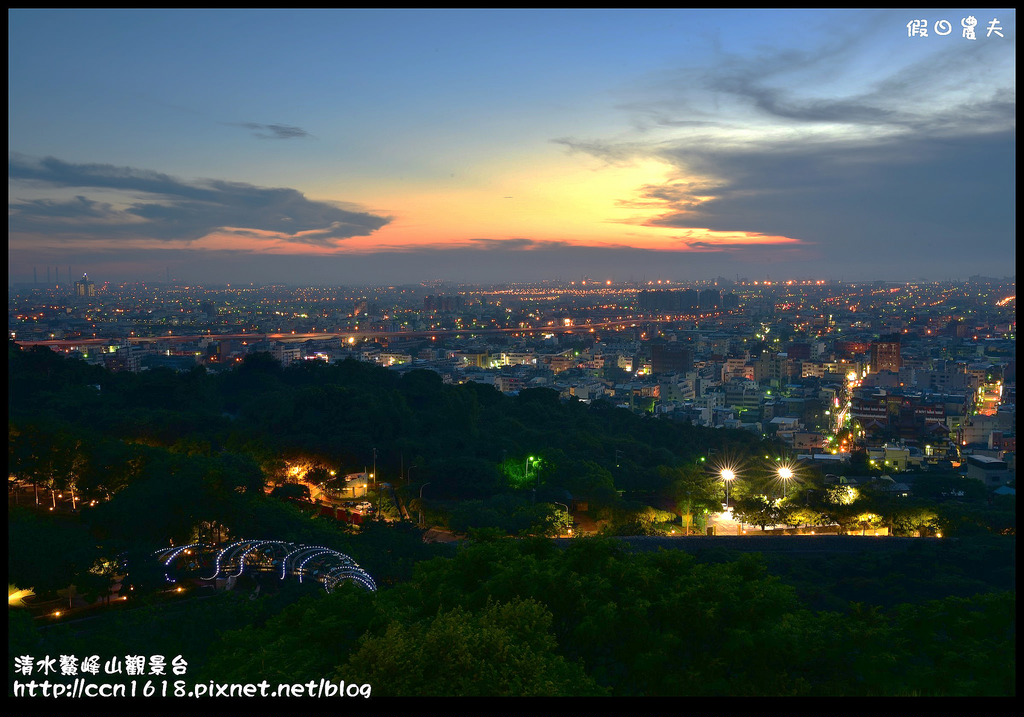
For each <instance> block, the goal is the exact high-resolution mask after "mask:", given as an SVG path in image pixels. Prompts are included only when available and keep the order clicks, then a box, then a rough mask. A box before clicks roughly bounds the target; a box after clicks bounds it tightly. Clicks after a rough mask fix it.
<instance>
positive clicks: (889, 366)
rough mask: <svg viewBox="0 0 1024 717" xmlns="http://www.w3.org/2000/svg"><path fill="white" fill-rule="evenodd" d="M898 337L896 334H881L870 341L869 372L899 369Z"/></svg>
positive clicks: (895, 370)
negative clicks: (878, 337)
mask: <svg viewBox="0 0 1024 717" xmlns="http://www.w3.org/2000/svg"><path fill="white" fill-rule="evenodd" d="M900 366H901V363H900V338H899V336H898V335H895V334H893V335H891V336H883V337H881V338H880V339H879V340H878V341H872V342H871V372H872V373H878V372H879V371H892V372H893V373H898V372H899V370H900Z"/></svg>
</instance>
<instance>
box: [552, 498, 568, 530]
mask: <svg viewBox="0 0 1024 717" xmlns="http://www.w3.org/2000/svg"><path fill="white" fill-rule="evenodd" d="M552 502H553V503H554V504H555V505H560V506H562V507H563V508H565V529H566V532H567V533H568V532H571V531H572V528H571V527H569V526H570V525H571V522H570V520H569V506H567V505H566V504H565V503H559V502H558V501H557V500H555V501H552Z"/></svg>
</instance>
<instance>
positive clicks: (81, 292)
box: [75, 274, 96, 297]
mask: <svg viewBox="0 0 1024 717" xmlns="http://www.w3.org/2000/svg"><path fill="white" fill-rule="evenodd" d="M75 296H76V297H80V296H85V297H88V296H96V284H94V283H93V282H91V281H89V275H88V274H82V278H81V279H80V280H79V281H76V282H75Z"/></svg>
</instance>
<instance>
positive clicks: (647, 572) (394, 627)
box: [9, 345, 1015, 696]
mask: <svg viewBox="0 0 1024 717" xmlns="http://www.w3.org/2000/svg"><path fill="white" fill-rule="evenodd" d="M9 387H10V394H9V463H10V466H11V474H12V475H13V476H16V477H17V478H19V479H21V480H22V481H27V482H28V483H30V484H31V487H32V489H33V490H32V491H31V492H18V491H15V493H14V494H13V495H14V497H15V500H16V501H17V500H21V501H22V502H23V504H22V505H13V506H12V507H11V509H10V510H9V540H10V546H11V547H10V558H11V559H10V566H9V582H10V583H12V584H14V585H17V586H20V587H32V588H34V589H35V591H36V593H37V594H38V595H40V596H43V597H55V596H59V595H67V594H69V593H68V591H69V590H70V588H68V585H69V584H73V585H74V586H75V590H77V591H78V593H79V594H87V595H101V594H103V592H104V590H105V588H106V585H108V584H109V581H110V579H111V577H112V575H113V573H114V572H115V568H116V566H117V565H118V564H119V562H118V561H120V560H123V559H124V557H125V556H129V558H130V559H131V560H134V561H136V562H135V563H134V564H136V565H145V564H146V563H145V556H147V555H150V554H151V553H152V551H153V550H154V549H155V548H157V547H162V546H165V545H167V544H168V541H173V542H174V544H182V543H184V542H186V541H193V540H205V541H220V540H226V539H228V538H230V537H237V536H266V537H274V538H280V539H285V540H290V541H294V542H304V543H313V544H324V545H330V546H332V547H334V548H335V549H338V550H343V551H344V552H346V553H348V554H350V555H352V556H353V557H354V558H355V559H356V560H357V561H358V562H359V563H360V565H361V566H362V567H363V568H365V569H366V570H367V571H368V572H370V574H372V575H373V576H374V578H375V580H376V581H377V583H378V585H379V586H381V588H382V589H381V590H380V592H378V593H376V594H368V593H364V592H362V591H359V590H357V589H355V588H351V587H350V586H345V587H343V589H340V590H338V591H337V592H336V593H335V594H333V595H325V594H323V591H322V590H315V589H314V590H309V586H295V585H291V584H288V585H282V586H280V587H279V588H276V589H275V590H273V591H268V592H269V593H270V594H269V595H264V596H263V597H261V598H260V599H258V600H248V599H246V598H245V596H243V595H239V594H237V593H227V594H217V595H211V596H209V597H207V598H204V599H202V600H199V599H186V600H183V601H178V602H174V603H173V604H171V603H168V602H166V597H161V598H152V604H148V605H147V606H145V607H141V608H135V609H123V610H121V611H107V612H104V613H103V614H102V615H100V616H98V617H97V618H95V620H94V621H93V622H91V623H90V624H89V627H88V628H83V627H80V626H77V627H70V626H69V627H68V628H64V627H63V626H59V625H58V626H53V627H49V628H47V629H46V630H41V629H36V628H33V627H32V625H31V624H29V623H28V622H26V620H25V619H24V615H25V613H24V611H17V610H13V611H11V623H10V625H11V641H10V643H9V649H10V650H11V651H12V652H11V654H18V651H19V650H21V651H22V652H21V654H33V653H45V652H50V653H53V654H57V653H60V652H61V651H65V653H66V654H72V653H75V654H79V653H84V652H90V653H92V652H99V651H111V652H112V653H114V654H117V653H120V654H123V653H124V649H125V646H138V649H141V648H142V646H145V649H147V650H151V651H152V652H154V653H163V654H187V655H188V656H189V657H190V659H191V660H192V662H193V664H194V667H195V669H196V673H195V674H196V675H197V676H198V677H201V678H203V679H216V680H218V681H221V682H229V681H240V682H252V681H254V680H256V679H260V678H265V679H268V680H270V681H272V682H275V681H281V682H297V681H301V680H308V679H320V678H321V677H328V676H333V677H335V678H338V679H345V680H349V681H360V680H362V681H369V682H371V683H372V684H373V685H374V690H375V694H378V695H386V694H393V695H429V694H439V695H442V694H459V695H539V696H543V695H619V696H633V695H901V694H920V695H939V694H962V695H989V694H1003V695H1007V694H1013V692H1014V679H1013V676H1014V659H1015V658H1014V653H1013V635H1014V627H1015V622H1014V617H1013V615H1014V595H1013V592H1012V590H1013V567H1012V565H1013V547H1012V546H1013V541H1014V537H1013V535H1012V533H1013V532H1014V530H1015V517H1014V515H1015V513H1014V510H1013V506H1012V502H1011V503H1007V504H1002V503H1000V502H999V501H993V502H992V504H989V501H988V496H987V495H985V494H983V493H978V491H977V490H976V486H975V485H973V484H970V485H968V484H965V483H964V482H963V481H962V479H960V478H958V477H956V476H941V475H936V476H934V477H932V479H931V480H930V481H925V482H924V483H922V487H923V490H922V491H921V494H920V495H919V496H916V497H915V498H914V499H910V500H896V499H894V498H893V497H892V496H891V494H886V493H883V492H879V491H877V490H873V489H871V488H870V487H866V486H865V487H862V488H861V489H860V490H859V491H857V492H856V494H854V492H850V491H849V490H847V489H845V488H841V487H837V486H832V487H827V486H825V485H823V484H822V482H821V479H820V476H815V475H813V474H808V475H805V476H802V478H801V481H800V482H799V483H798V484H797V485H796V486H795V488H794V490H793V491H792V493H791V494H788V495H786V496H785V497H784V498H783V497H781V495H782V491H779V490H778V487H777V486H773V485H771V484H770V483H769V482H768V481H767V479H765V478H764V472H763V471H762V472H761V475H760V477H758V473H757V471H756V470H750V469H749V466H751V465H753V464H754V463H755V462H756V461H757V460H759V459H760V457H761V456H766V457H767V456H776V455H778V452H779V450H780V448H779V447H778V446H776V445H773V444H771V443H769V442H764V441H761V440H760V439H758V438H757V437H755V436H753V435H751V434H749V433H746V432H740V431H728V430H712V429H703V428H697V427H692V426H689V425H683V424H679V423H675V422H671V421H665V420H659V419H654V418H650V417H640V416H637V415H634V414H632V413H630V412H628V411H625V410H621V409H616V408H615V407H613V406H611V405H610V404H607V403H603V402H600V401H599V402H595V403H593V404H591V405H585V404H583V403H581V402H577V401H575V400H572V401H562V400H560V399H559V397H558V395H557V393H555V392H554V391H551V390H548V389H530V390H525V391H522V392H521V393H520V394H519V395H518V396H515V397H511V396H505V395H503V394H501V393H499V392H497V391H496V390H494V389H493V388H491V387H487V386H482V385H478V384H466V385H461V386H452V385H445V384H443V383H442V381H441V379H440V377H438V376H437V375H436V374H434V373H431V372H427V371H412V372H409V373H407V374H405V375H402V376H399V375H397V374H395V373H392V372H389V371H387V370H385V369H381V368H378V367H374V366H370V365H367V364H362V363H357V362H354V361H345V362H342V363H339V364H335V365H333V366H328V365H326V364H323V363H321V362H317V361H313V362H303V363H301V364H298V365H295V366H292V367H288V368H282V367H281V366H280V365H279V364H277V363H276V362H274V361H272V360H270V359H269V357H267V356H264V355H255V356H250V357H249V358H248V359H247V360H246V361H245V362H244V363H243V364H242V365H241V366H239V367H238V368H237V369H234V370H230V371H227V372H224V373H221V374H210V373H207V372H206V371H205V370H203V369H196V370H194V371H191V372H188V373H183V374H175V373H173V372H171V371H165V370H153V371H147V372H143V373H140V374H130V373H119V374H112V373H109V372H106V371H104V370H102V369H97V368H95V367H91V366H87V365H86V364H84V363H83V362H81V361H73V360H67V359H64V358H61V357H59V356H57V355H55V354H53V353H52V352H50V351H48V350H46V349H32V350H28V351H22V350H20V349H18V348H17V347H14V346H13V345H12V346H11V348H10V350H9ZM375 449H376V452H375ZM712 455H717V456H720V457H721V456H729V458H730V460H734V459H735V460H736V461H737V465H739V464H743V463H744V462H746V465H747V466H748V470H747V472H746V478H745V480H744V481H742V482H741V481H736V483H737V485H736V486H734V493H733V496H732V498H733V504H734V505H735V507H736V512H737V514H738V515H742V516H744V517H745V519H746V520H747V522H748V523H751V524H757V523H763V524H765V525H771V524H775V523H780V522H781V523H789V524H802V523H807V524H811V525H816V524H824V523H834V524H838V525H840V526H842V527H843V528H844V529H846V530H850V531H852V530H856V529H860V528H864V527H865V526H887V527H889V528H891V529H892V530H893V531H894V532H897V533H900V532H902V533H904V534H913V533H916V532H923V533H929V532H936V531H940V530H941V531H943V532H945V533H946V534H947V536H948V535H961V536H964V537H963V541H964V542H962V543H958V542H955V541H948V540H946V541H944V542H943V544H942V545H941V547H939V546H938V545H937V544H938V541H921V547H920V548H915V550H912V551H908V552H907V553H906V554H903V555H888V554H887V555H879V554H871V555H869V556H857V557H853V556H828V557H813V556H811V557H808V556H803V557H799V558H797V557H789V558H786V557H782V556H769V557H768V558H765V559H762V558H758V557H756V556H750V555H746V556H739V555H733V554H725V553H723V552H719V553H716V554H713V555H709V556H705V557H704V558H703V559H702V560H697V559H695V558H694V557H693V556H690V555H688V554H686V553H684V552H681V551H663V552H652V553H630V552H628V551H627V549H626V548H625V547H623V545H622V544H621V543H619V542H617V541H616V540H614V539H612V538H601V539H583V540H579V541H574V542H573V544H572V545H571V546H569V547H568V548H566V549H559V548H557V547H556V546H555V544H554V543H553V542H552V541H550V540H547V539H545V538H543V537H540V536H550V535H554V534H559V533H561V532H562V531H563V530H564V529H565V528H566V527H567V526H566V525H565V520H566V517H567V516H566V513H567V511H566V510H564V509H563V508H562V507H557V508H556V507H555V506H556V505H558V504H560V503H567V502H569V501H571V500H573V499H584V500H587V501H589V502H590V503H591V508H592V512H593V513H595V514H600V515H603V516H604V518H605V522H606V528H605V532H607V533H611V534H618V535H644V534H655V533H658V532H659V531H660V530H661V529H662V528H661V526H663V525H664V524H665V523H666V522H667V521H669V520H672V519H675V520H677V521H678V517H679V515H689V516H692V517H693V519H694V524H695V525H698V526H699V525H700V521H699V518H700V516H702V515H705V514H706V513H707V512H708V511H712V510H718V509H720V504H721V500H722V493H721V490H722V486H721V483H720V481H718V480H717V478H716V476H715V474H714V472H713V471H711V470H709V466H710V462H708V463H707V464H705V463H704V461H702V459H705V460H707V459H708V458H709V457H710V456H712ZM375 458H376V465H377V472H378V473H379V474H380V475H381V476H383V477H388V476H391V477H392V478H390V479H389V480H391V482H392V483H393V484H395V486H396V487H397V489H398V495H399V496H400V497H402V498H404V501H405V504H406V505H407V506H408V508H409V509H410V511H411V512H412V513H413V515H415V514H416V513H417V512H418V511H422V512H423V513H424V514H425V515H426V516H427V517H428V519H429V520H430V521H431V522H432V523H434V522H435V521H436V522H443V523H446V524H447V525H448V526H449V527H450V528H452V529H454V530H456V531H458V532H468V533H469V534H470V535H472V536H474V540H473V541H471V544H470V545H468V546H465V547H463V548H460V549H459V550H458V551H457V552H455V551H454V550H453V549H451V548H449V547H447V546H438V545H429V544H425V543H424V542H423V541H422V535H421V532H420V531H419V530H418V529H417V528H416V527H415V526H414V525H413V524H412V523H411V522H410V521H396V522H394V523H385V522H370V523H368V524H366V525H364V526H363V527H362V528H361V529H360V530H359V531H358V533H355V532H353V531H351V530H350V529H347V528H346V527H345V526H344V524H342V523H338V522H336V521H334V520H332V519H326V518H321V517H317V516H315V514H313V513H310V512H304V511H303V510H300V508H299V507H298V504H297V503H296V502H294V501H293V500H290V499H288V498H289V496H288V495H287V494H288V492H289V491H298V492H299V493H302V491H301V489H297V488H296V487H295V486H294V485H293V486H292V487H287V484H285V483H284V475H285V472H286V465H287V462H288V461H293V460H299V459H301V460H305V461H307V462H310V463H311V464H313V465H314V467H313V468H312V469H311V470H312V471H314V472H315V475H318V476H319V477H320V478H322V479H324V480H325V481H326V480H328V479H329V477H330V475H331V474H330V472H329V471H328V470H327V469H326V466H332V467H336V468H337V469H338V471H339V472H340V471H349V470H351V471H356V470H361V469H363V468H364V467H365V466H368V465H372V464H373V461H374V459H375ZM410 467H413V474H412V479H411V480H408V477H409V468H410ZM403 469H404V470H403ZM394 476H398V478H397V479H396V478H393V477H394ZM403 479H406V480H408V483H404V482H403ZM270 485H277V486H278V489H277V493H276V495H273V494H271V495H268V493H267V488H268V487H269V486H270ZM428 486H429V487H428ZM425 487H426V488H427V494H426V497H425V498H424V499H422V500H421V499H420V497H419V495H420V493H421V492H422V489H423V488H425ZM787 488H788V486H787ZM61 492H70V493H71V494H72V495H74V496H76V500H77V501H80V503H76V512H74V513H68V512H63V511H60V510H54V511H49V510H48V509H47V508H48V506H53V507H56V500H57V498H56V496H57V495H59V494H61ZM786 493H789V491H786ZM37 495H38V496H39V498H38V500H39V503H38V504H37V502H36V501H37V497H36V496H37ZM301 497H303V496H302V495H296V496H291V498H301ZM381 497H382V498H387V497H388V494H387V493H382V496H381ZM556 501H557V503H556ZM93 502H95V505H93V504H92V503H93ZM384 507H385V506H384V505H383V502H382V503H381V509H382V512H383V509H384ZM388 513H389V515H393V516H395V517H397V515H398V511H397V510H395V509H394V506H391V509H390V510H389V511H388ZM487 529H490V530H487ZM976 533H980V534H983V535H981V536H980V537H974V534H976ZM993 533H1004V535H992V534H993ZM510 534H511V535H522V536H537V537H532V538H523V539H520V540H510V539H507V538H505V537H503V536H506V535H510ZM136 558H138V560H136ZM979 565H981V566H983V569H980V570H979V569H978V566H979ZM150 567H153V566H150ZM159 572H160V571H158V570H149V571H147V570H145V569H144V568H136V569H133V570H132V571H131V576H130V581H131V584H132V585H134V586H137V587H138V588H139V591H138V592H139V594H141V593H145V592H146V588H147V587H153V586H155V585H157V584H159V583H160V581H161V578H162V576H161V575H160V574H158V573H159ZM140 602H144V603H145V602H147V599H143V600H140ZM936 625H938V626H939V627H936Z"/></svg>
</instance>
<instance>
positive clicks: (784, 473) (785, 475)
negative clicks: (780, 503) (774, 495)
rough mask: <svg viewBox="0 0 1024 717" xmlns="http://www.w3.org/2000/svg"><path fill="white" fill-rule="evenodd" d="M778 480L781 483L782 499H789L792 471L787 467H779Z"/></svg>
mask: <svg viewBox="0 0 1024 717" xmlns="http://www.w3.org/2000/svg"><path fill="white" fill-rule="evenodd" d="M778 475H779V480H781V481H782V497H783V498H788V497H789V482H790V481H791V480H793V469H792V468H789V467H788V466H779V470H778Z"/></svg>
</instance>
